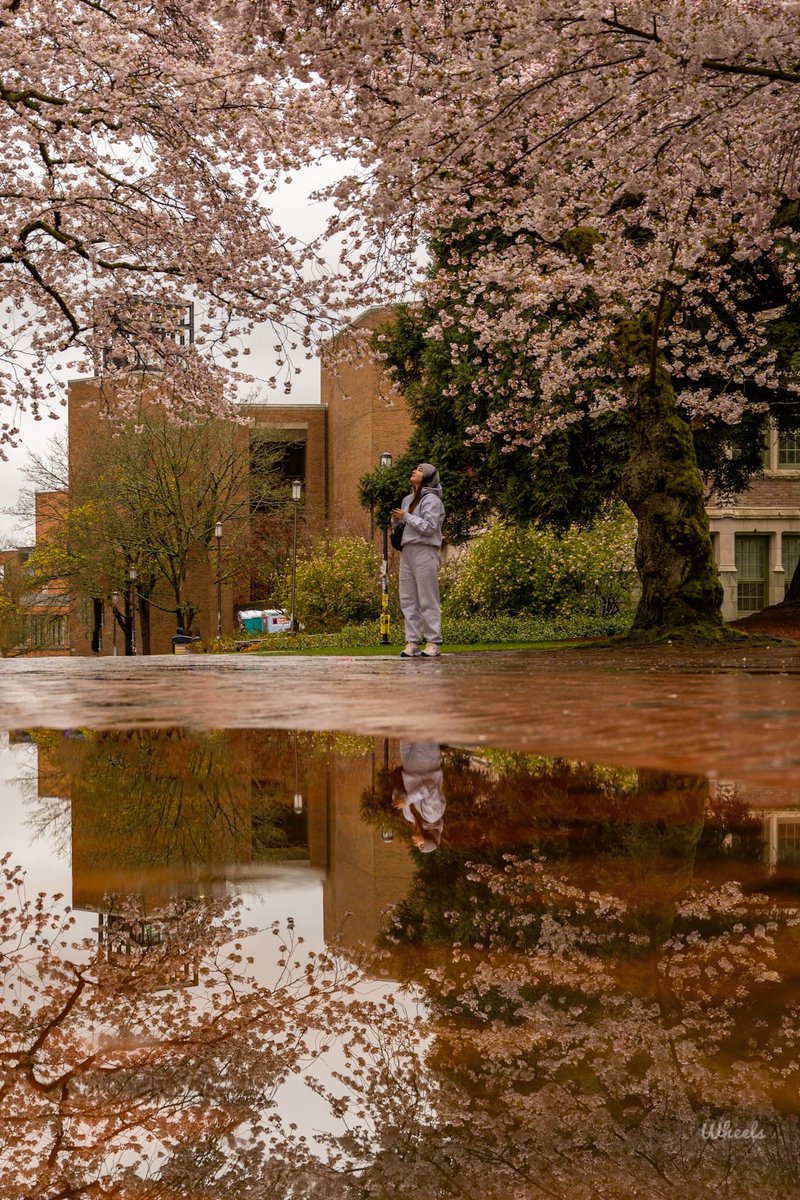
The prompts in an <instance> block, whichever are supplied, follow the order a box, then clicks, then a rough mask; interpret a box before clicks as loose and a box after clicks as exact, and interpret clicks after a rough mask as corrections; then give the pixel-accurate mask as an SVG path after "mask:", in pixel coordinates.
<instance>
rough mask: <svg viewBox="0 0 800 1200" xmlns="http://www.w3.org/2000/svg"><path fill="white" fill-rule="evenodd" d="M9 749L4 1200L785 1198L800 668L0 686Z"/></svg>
mask: <svg viewBox="0 0 800 1200" xmlns="http://www.w3.org/2000/svg"><path fill="white" fill-rule="evenodd" d="M2 729H5V730H7V731H8V733H7V734H2V733H0V813H2V820H3V825H2V829H3V839H2V841H3V847H1V848H0V854H2V850H3V849H5V851H6V852H7V855H8V858H7V859H5V860H4V862H3V865H2V868H1V869H0V888H2V886H3V885H4V889H5V890H4V891H0V1088H1V1089H2V1094H3V1099H4V1120H3V1122H2V1123H0V1197H2V1198H3V1200H6V1198H8V1200H63V1198H64V1197H67V1196H69V1197H75V1198H76V1200H91V1198H92V1197H94V1196H98V1195H107V1196H113V1197H116V1198H118V1200H233V1197H235V1198H236V1200H264V1197H265V1196H271V1197H274V1198H275V1200H290V1198H291V1200H319V1198H321V1197H324V1198H325V1200H398V1198H405V1197H409V1198H411V1197H413V1198H414V1200H465V1198H466V1200H473V1198H476V1200H477V1198H478V1197H480V1198H481V1200H529V1198H530V1197H539V1196H547V1197H552V1198H555V1200H632V1198H633V1197H648V1198H650V1197H654V1198H657V1200H662V1198H663V1200H699V1198H700V1197H705V1196H711V1195H713V1196H715V1197H717V1196H721V1197H725V1198H727V1200H761V1198H762V1197H764V1196H770V1197H778V1198H779V1200H784V1198H785V1200H789V1198H795V1197H797V1196H800V740H799V739H798V733H800V655H798V652H796V651H792V650H786V649H778V648H775V649H765V650H763V651H759V652H757V653H756V654H753V655H748V656H747V658H746V659H743V658H742V656H741V655H740V654H739V655H736V654H732V653H730V652H727V653H725V654H723V655H720V654H713V655H709V654H699V653H690V654H687V653H686V652H683V651H681V652H677V651H675V652H673V650H672V648H669V647H668V648H666V649H665V650H664V651H661V652H659V654H658V655H657V656H654V655H652V654H646V655H645V654H636V653H630V652H624V653H623V652H620V651H618V650H614V651H605V650H598V649H595V650H592V651H567V652H561V651H559V652H557V653H529V652H524V653H504V654H498V655H486V654H482V655H477V654H476V655H463V656H455V655H454V656H452V657H444V658H443V659H442V660H441V661H438V662H435V663H415V662H411V663H405V662H400V661H399V660H398V659H396V658H392V659H388V658H387V659H383V658H362V659H357V658H346V657H342V658H317V659H311V658H303V659H293V658H276V659H255V658H242V657H237V656H232V657H230V658H228V657H222V656H220V657H214V658H201V657H199V656H198V657H197V658H184V659H171V658H169V659H150V660H147V659H139V660H127V661H126V660H122V659H116V660H113V659H110V660H100V661H88V660H77V659H68V660H57V659H51V660H41V659H40V660H28V661H20V660H17V661H12V662H4V663H3V664H2V665H1V666H0V730H2ZM16 864H19V865H18V866H17V865H16Z"/></svg>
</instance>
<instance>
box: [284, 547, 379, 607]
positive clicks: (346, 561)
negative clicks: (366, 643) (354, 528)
mask: <svg viewBox="0 0 800 1200" xmlns="http://www.w3.org/2000/svg"><path fill="white" fill-rule="evenodd" d="M379 580H380V563H379V562H378V557H377V555H376V553H375V550H374V548H373V546H372V545H371V544H370V543H369V542H366V541H364V539H363V538H358V537H336V538H318V539H317V540H316V541H314V542H312V543H311V544H310V546H309V547H308V549H307V550H306V551H305V553H304V554H303V555H302V557H300V558H299V560H298V563H297V573H296V580H295V615H296V617H297V619H298V620H299V621H300V622H301V623H302V624H304V625H305V626H306V627H307V628H309V629H339V628H341V626H342V625H346V624H348V622H351V621H365V620H368V619H369V618H370V617H374V616H376V614H377V612H378V608H379V606H380V591H379ZM281 594H282V603H283V607H284V608H286V609H287V611H288V609H289V607H290V604H291V574H289V573H287V575H286V576H285V577H284V580H283V585H282V589H281Z"/></svg>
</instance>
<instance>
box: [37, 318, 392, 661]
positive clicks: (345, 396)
mask: <svg viewBox="0 0 800 1200" xmlns="http://www.w3.org/2000/svg"><path fill="white" fill-rule="evenodd" d="M385 316H386V312H385V311H381V310H376V309H373V310H370V311H369V312H367V313H365V314H363V316H362V317H360V318H359V319H358V320H357V321H356V322H354V324H353V327H352V331H351V332H350V333H348V334H346V335H342V337H341V338H339V339H336V340H335V341H334V342H332V343H331V346H330V348H329V351H328V353H327V354H326V356H325V357H324V359H323V366H322V380H321V402H320V403H318V404H271V403H266V404H257V403H256V404H248V405H247V406H246V408H245V410H244V411H245V414H246V416H247V418H248V419H249V420H248V423H247V424H242V425H241V426H239V427H237V428H238V429H240V430H241V432H240V436H241V439H242V444H243V449H244V451H245V453H247V454H248V456H249V464H250V466H249V471H250V474H249V478H250V479H253V478H254V477H255V475H256V474H257V472H258V470H259V462H260V459H261V456H262V452H263V448H264V447H265V445H266V447H267V448H268V450H269V454H268V455H267V456H266V460H267V461H269V462H270V464H271V467H270V469H272V470H274V469H277V471H278V474H279V476H280V477H281V478H282V479H283V480H284V481H286V482H288V481H291V480H294V479H299V480H300V481H301V482H302V484H303V498H302V504H301V507H300V509H299V513H300V514H301V517H300V519H301V521H302V523H303V526H304V529H305V531H306V532H317V531H319V532H321V531H322V530H323V529H328V530H330V531H331V532H332V533H335V534H339V533H351V534H364V535H366V534H367V533H368V532H369V517H368V515H367V514H366V513H365V512H364V510H363V509H362V508H361V506H360V505H359V502H358V480H359V479H360V477H361V476H362V475H363V474H365V473H366V472H367V471H369V470H371V469H372V468H374V467H375V466H377V464H378V460H379V458H380V455H381V454H382V453H383V452H385V451H389V452H391V453H392V454H394V455H399V454H401V453H402V451H403V450H404V449H405V446H406V444H407V442H408V438H409V436H410V433H411V420H410V417H409V415H408V412H407V409H406V407H405V405H404V403H403V402H402V400H401V399H400V398H399V397H398V396H397V395H396V394H395V393H394V392H393V391H392V390H391V388H389V387H387V386H386V384H385V382H384V381H382V379H381V377H380V375H379V372H378V370H377V368H376V367H375V365H374V364H373V363H371V362H366V361H362V362H361V363H357V362H354V361H351V362H348V361H345V360H344V359H343V358H342V356H341V355H340V354H339V352H340V351H342V350H343V349H344V348H345V346H344V339H345V338H347V339H352V338H353V337H356V338H357V337H358V336H368V334H369V332H370V331H371V330H373V329H375V328H376V327H377V326H378V325H379V324H380V322H381V319H382V318H384V317H385ZM340 358H341V359H342V361H338V360H339V359H340ZM143 382H144V388H143V395H144V396H145V397H146V393H147V389H148V387H152V388H156V387H157V386H158V376H157V374H156V373H152V374H151V375H149V376H147V375H143ZM145 403H146V399H145ZM102 407H103V404H102V390H101V381H100V379H98V378H91V379H80V380H73V381H72V382H71V383H70V385H69V393H68V413H69V476H70V478H71V479H74V480H78V479H81V478H85V477H89V476H91V472H92V470H93V468H94V463H95V460H96V447H97V445H98V443H99V442H101V441H102V440H103V439H106V438H108V437H110V436H111V430H110V428H109V426H108V424H107V422H106V421H105V420H104V419H103V418H102V416H101V410H102ZM276 456H277V461H276ZM61 499H62V503H63V504H66V503H67V502H68V501H67V498H66V495H62V498H61ZM245 509H246V510H248V511H249V520H250V527H251V528H255V527H256V526H257V523H258V522H259V520H262V519H265V518H264V514H263V513H261V511H260V508H259V503H258V500H257V499H256V498H255V497H254V496H253V497H251V500H250V503H249V506H247V505H246V506H245ZM44 532H45V530H44V529H42V531H41V533H44ZM239 532H241V530H239ZM233 533H234V530H233V528H232V527H231V526H230V525H225V524H224V525H223V541H222V545H223V546H225V545H226V541H225V539H231V538H232V536H233ZM229 544H230V543H229ZM243 557H246V556H243ZM247 568H248V564H247V562H243V565H242V570H241V571H240V572H238V573H236V574H234V575H231V576H230V577H229V575H228V573H226V574H225V578H224V580H223V582H222V584H221V586H220V596H219V599H220V600H221V604H220V611H221V614H222V632H223V633H229V632H231V631H232V630H233V629H234V627H235V617H236V613H237V612H238V611H239V610H240V609H242V608H247V607H249V606H250V605H251V604H261V603H263V602H264V601H265V600H268V599H269V598H268V597H263V596H261V595H257V594H255V593H254V585H253V583H252V580H251V578H250V574H249V571H248V569H247ZM135 587H136V584H135V583H134V589H135ZM187 593H190V594H191V597H192V600H193V602H194V603H196V604H198V605H199V609H200V611H199V613H198V615H197V618H196V626H195V629H196V632H198V633H199V635H200V637H201V638H202V639H203V640H204V641H205V640H208V639H209V638H211V637H213V635H214V634H215V632H216V621H217V601H218V594H217V572H216V565H215V554H214V546H213V544H212V545H211V546H210V547H209V550H208V553H207V555H206V556H205V557H203V556H202V555H201V556H200V557H199V558H198V561H197V562H196V563H195V564H194V565H193V566H192V568H191V570H190V573H189V577H188V580H187ZM130 594H131V595H133V594H134V592H133V591H131V593H130ZM114 596H115V597H116V599H115V600H114V599H112V596H104V597H97V598H95V599H91V598H89V597H85V598H83V599H82V600H80V601H79V602H77V603H75V604H73V606H72V610H71V613H70V617H71V623H70V625H71V641H70V648H71V652H72V653H74V654H79V655H86V654H91V653H99V654H103V655H106V654H115V653H120V654H121V653H123V652H124V635H123V633H122V631H121V630H120V628H119V626H118V622H116V621H115V620H114V616H113V609H114V606H115V605H116V608H117V611H120V609H121V608H122V604H123V600H122V598H121V597H120V595H119V593H114ZM154 600H155V601H156V604H155V605H154V606H153V607H152V608H151V615H150V621H151V628H150V643H151V649H152V652H153V653H168V652H169V650H170V649H171V639H172V636H173V634H174V632H175V628H176V617H175V614H174V613H173V612H172V611H169V598H168V596H167V595H166V594H165V592H164V589H163V587H162V588H161V591H160V592H159V593H158V594H154ZM159 605H160V606H161V607H159ZM165 610H166V611H165ZM134 641H135V643H136V645H137V646H138V647H139V649H141V645H142V637H141V623H140V620H139V618H138V616H137V617H136V618H135V622H134Z"/></svg>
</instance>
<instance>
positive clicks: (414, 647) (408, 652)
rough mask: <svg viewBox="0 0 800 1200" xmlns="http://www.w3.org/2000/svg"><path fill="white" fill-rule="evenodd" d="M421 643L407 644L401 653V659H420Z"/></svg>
mask: <svg viewBox="0 0 800 1200" xmlns="http://www.w3.org/2000/svg"><path fill="white" fill-rule="evenodd" d="M419 655H420V650H419V642H406V644H405V646H404V648H403V649H402V650H401V651H400V657H401V658H419Z"/></svg>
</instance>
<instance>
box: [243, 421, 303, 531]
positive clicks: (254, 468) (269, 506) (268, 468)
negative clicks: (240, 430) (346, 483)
mask: <svg viewBox="0 0 800 1200" xmlns="http://www.w3.org/2000/svg"><path fill="white" fill-rule="evenodd" d="M250 475H251V477H252V479H253V481H254V482H256V481H258V480H259V479H266V478H267V477H269V476H272V478H273V479H275V480H276V482H277V483H278V485H279V488H278V490H279V492H280V490H281V489H280V485H281V484H288V483H291V482H292V480H293V479H300V480H302V482H303V483H305V478H306V444H305V441H297V442H289V441H277V440H276V439H273V438H263V437H259V436H258V434H253V435H252V436H251V438H250ZM277 502H278V496H277V495H276V494H275V492H273V490H272V489H270V488H268V489H265V493H264V495H263V496H260V495H259V489H258V486H257V482H256V486H255V487H253V488H252V490H251V501H250V511H251V512H254V513H257V512H273V511H274V510H275V508H276V503H277Z"/></svg>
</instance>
